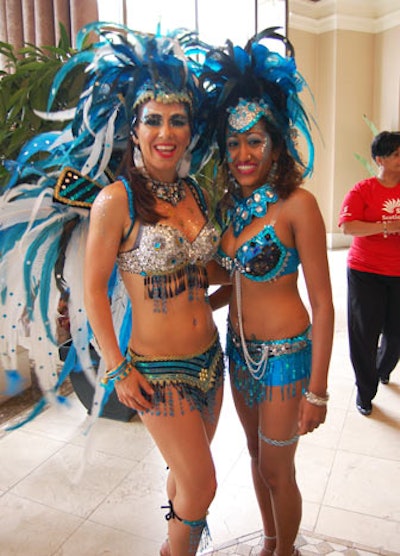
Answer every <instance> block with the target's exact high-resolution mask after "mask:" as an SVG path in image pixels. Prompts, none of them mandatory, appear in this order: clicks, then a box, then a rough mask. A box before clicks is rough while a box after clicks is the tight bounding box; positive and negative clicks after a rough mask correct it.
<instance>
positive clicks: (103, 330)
mask: <svg viewBox="0 0 400 556" xmlns="http://www.w3.org/2000/svg"><path fill="white" fill-rule="evenodd" d="M123 213H124V211H123V210H121V195H118V190H117V188H116V187H115V184H113V185H111V186H109V187H107V188H105V189H103V190H102V191H101V192H100V193H99V195H98V197H97V198H96V200H95V202H94V204H93V206H92V208H91V213H90V225H89V234H88V239H87V243H86V254H85V271H84V295H85V306H86V312H87V315H88V318H89V322H90V325H91V327H92V329H93V332H94V335H95V337H96V340H97V342H98V344H99V346H100V349H101V353H102V356H103V358H104V361H105V366H106V368H107V369H111V368H113V367H115V366H117V365H118V364H119V363H120V362H121V360H122V359H123V355H122V353H121V351H120V349H119V346H118V341H117V337H116V334H115V331H114V325H113V322H112V314H111V307H110V300H109V298H108V282H109V279H110V276H111V272H112V270H113V268H114V265H115V260H116V256H117V252H118V247H119V244H120V241H121V237H122V235H123V229H124V225H123V222H124V218H123Z"/></svg>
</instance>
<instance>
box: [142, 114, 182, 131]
mask: <svg viewBox="0 0 400 556" xmlns="http://www.w3.org/2000/svg"><path fill="white" fill-rule="evenodd" d="M140 123H142V124H144V125H147V126H149V127H161V126H162V125H164V118H163V116H162V115H161V114H156V113H151V112H150V113H149V112H146V111H145V110H144V111H143V114H142V117H141V118H140ZM168 124H169V125H170V126H171V127H184V126H186V125H189V118H188V116H187V115H186V114H173V115H172V116H170V118H169V119H168Z"/></svg>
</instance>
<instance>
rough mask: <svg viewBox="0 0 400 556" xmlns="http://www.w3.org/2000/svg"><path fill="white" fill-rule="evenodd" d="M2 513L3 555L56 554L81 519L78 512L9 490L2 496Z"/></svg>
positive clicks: (0, 511)
mask: <svg viewBox="0 0 400 556" xmlns="http://www.w3.org/2000/svg"><path fill="white" fill-rule="evenodd" d="M0 514H1V519H0V553H1V554H2V556H28V555H31V554H32V555H33V554H34V555H35V556H36V555H37V556H53V554H54V552H55V551H56V549H57V548H58V547H59V546H60V545H62V543H63V542H65V541H66V540H67V539H68V537H69V536H70V535H71V533H73V531H74V530H75V529H76V528H77V527H78V526H79V524H80V523H81V520H80V519H79V518H77V517H76V516H73V515H70V514H68V513H65V512H61V511H57V510H56V509H54V508H52V507H49V506H48V505H43V504H38V503H37V502H32V501H30V500H26V499H24V498H20V497H19V496H15V495H14V494H10V493H6V494H4V495H3V496H2V497H1V498H0ZM93 556H94V555H93Z"/></svg>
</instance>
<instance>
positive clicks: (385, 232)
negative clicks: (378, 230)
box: [382, 220, 388, 239]
mask: <svg viewBox="0 0 400 556" xmlns="http://www.w3.org/2000/svg"><path fill="white" fill-rule="evenodd" d="M382 224H383V237H384V238H385V239H386V238H387V236H388V229H387V222H386V220H383V222H382Z"/></svg>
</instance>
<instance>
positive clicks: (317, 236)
mask: <svg viewBox="0 0 400 556" xmlns="http://www.w3.org/2000/svg"><path fill="white" fill-rule="evenodd" d="M265 38H269V39H274V40H281V41H283V44H284V46H285V48H286V49H287V54H286V55H280V54H279V53H277V52H274V51H273V50H270V49H269V48H267V46H265V44H263V43H262V41H263V39H265ZM201 80H202V82H203V83H204V87H205V89H206V90H207V91H208V95H209V100H210V103H211V105H212V109H213V110H214V111H215V112H214V116H213V120H214V121H215V122H216V128H215V138H216V141H217V143H218V146H219V153H220V157H221V161H222V165H221V173H222V177H223V180H224V184H225V187H226V189H227V194H226V196H225V198H224V199H223V200H222V202H221V205H220V216H221V220H222V226H223V233H222V238H221V243H220V246H219V248H218V253H217V257H218V260H219V262H220V264H221V265H222V266H223V267H224V268H225V269H227V270H228V271H229V272H230V274H231V276H232V282H233V291H232V295H231V298H230V299H231V301H230V309H229V319H228V335H227V354H228V356H229V360H230V377H231V384H232V392H233V397H234V401H235V405H236V409H237V412H238V415H239V418H240V420H241V422H242V425H243V427H244V430H245V433H246V436H247V443H248V448H249V452H250V456H251V469H252V474H253V480H254V486H255V491H256V495H257V500H258V503H259V507H260V511H261V517H262V522H263V527H264V535H265V538H264V545H263V548H262V550H261V553H260V554H261V555H262V556H268V555H269V554H275V555H276V556H290V555H292V554H298V553H299V552H298V550H297V549H296V548H294V542H295V539H296V535H297V532H298V529H299V524H300V519H301V495H300V492H299V489H298V486H297V484H296V478H295V465H294V458H295V452H296V447H297V443H298V439H299V436H300V435H302V434H306V433H308V432H311V431H313V430H314V429H315V428H317V427H318V426H319V425H320V424H321V423H323V422H324V420H325V416H326V404H327V400H328V394H327V374H328V366H329V359H330V354H331V347H332V334H333V306H332V297H331V287H330V280H329V271H328V263H327V255H326V239H325V228H324V223H323V220H322V216H321V214H320V211H319V208H318V206H317V203H316V200H315V198H314V196H313V195H312V194H311V193H310V192H308V191H306V190H305V189H303V188H302V187H299V186H300V185H301V183H302V181H303V177H304V176H306V175H308V174H309V173H310V172H311V170H312V166H313V143H312V138H311V133H310V127H309V120H308V116H307V114H306V112H305V110H304V108H303V105H302V103H301V101H300V97H299V93H300V91H301V90H302V88H303V86H304V80H303V79H302V77H301V75H300V74H299V73H298V71H297V69H296V64H295V60H294V55H293V50H292V47H291V45H290V43H289V42H288V41H287V39H286V38H284V37H282V36H280V35H279V34H277V32H276V29H275V28H273V29H269V30H266V31H264V32H262V33H260V34H259V35H257V36H255V37H254V38H253V39H251V40H250V41H249V42H248V44H247V45H246V47H245V48H241V47H239V46H235V47H234V46H233V45H232V44H231V43H229V42H228V43H227V46H226V48H219V49H214V50H211V51H210V52H208V53H206V55H205V60H204V63H203V65H202V68H201ZM300 137H302V139H303V144H304V146H305V147H306V148H308V157H307V159H306V162H304V161H303V157H302V156H301V154H300V146H299V139H300ZM300 263H301V265H302V269H303V272H304V276H305V282H306V285H307V290H308V294H309V298H310V304H311V316H312V318H311V319H310V316H309V314H308V311H307V309H306V307H305V305H304V304H303V302H302V300H301V297H300V295H299V292H298V287H297V281H298V266H299V264H300ZM215 295H216V296H217V298H216V300H214V299H212V303H213V304H214V306H215V305H216V303H218V302H220V296H221V290H219V291H218V293H217V294H215ZM217 300H218V301H217ZM311 322H312V339H311Z"/></svg>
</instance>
